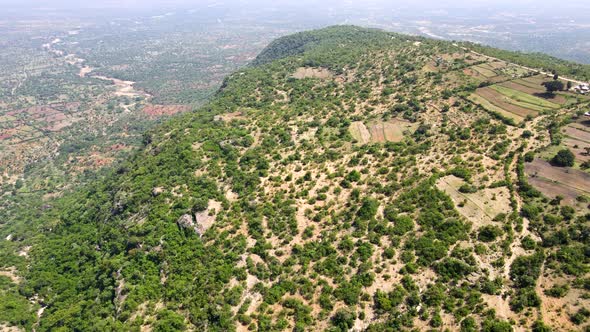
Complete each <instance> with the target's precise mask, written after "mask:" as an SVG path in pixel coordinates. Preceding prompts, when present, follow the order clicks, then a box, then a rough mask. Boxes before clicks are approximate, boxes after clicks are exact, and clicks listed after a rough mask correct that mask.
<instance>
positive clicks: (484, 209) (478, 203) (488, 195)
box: [436, 175, 510, 228]
mask: <svg viewBox="0 0 590 332" xmlns="http://www.w3.org/2000/svg"><path fill="white" fill-rule="evenodd" d="M463 184H465V181H464V180H463V179H461V178H458V177H456V176H454V175H449V176H445V177H443V178H440V179H439V180H438V181H437V183H436V187H437V188H438V189H439V190H441V191H443V192H445V193H446V194H447V195H449V196H450V197H451V199H452V200H453V203H454V204H455V206H456V207H457V210H458V211H459V213H460V214H461V215H462V216H464V217H465V218H466V219H467V220H469V221H471V222H472V223H473V225H474V226H475V228H479V227H481V226H484V225H488V224H491V223H492V220H493V219H494V217H496V216H497V215H498V214H500V213H509V212H510V193H509V192H508V189H507V188H506V187H499V188H493V189H491V188H486V189H482V190H479V191H478V192H476V193H471V194H464V193H462V192H460V191H459V187H461V185H463ZM463 203H464V205H463V206H462V207H461V206H460V205H461V204H463Z"/></svg>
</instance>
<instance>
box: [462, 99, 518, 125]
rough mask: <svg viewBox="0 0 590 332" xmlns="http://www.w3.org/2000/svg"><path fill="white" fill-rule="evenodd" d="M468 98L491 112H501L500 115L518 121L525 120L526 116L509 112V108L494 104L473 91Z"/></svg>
mask: <svg viewBox="0 0 590 332" xmlns="http://www.w3.org/2000/svg"><path fill="white" fill-rule="evenodd" d="M467 99H468V100H469V101H471V102H472V103H474V104H477V105H480V106H481V107H483V108H484V109H486V110H488V111H490V112H494V113H499V114H500V115H502V116H505V117H507V118H510V119H513V120H514V121H516V122H521V121H522V120H524V116H520V115H517V114H515V113H511V112H508V111H507V110H505V109H503V108H501V107H498V106H496V105H494V104H492V103H491V102H489V101H488V100H487V99H485V98H484V97H482V96H480V95H478V94H475V93H472V94H471V95H470V96H469V97H467Z"/></svg>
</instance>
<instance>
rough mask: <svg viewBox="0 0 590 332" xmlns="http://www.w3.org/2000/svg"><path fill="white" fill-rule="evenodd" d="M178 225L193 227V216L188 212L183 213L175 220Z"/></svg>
mask: <svg viewBox="0 0 590 332" xmlns="http://www.w3.org/2000/svg"><path fill="white" fill-rule="evenodd" d="M176 223H177V224H178V226H180V227H182V228H185V229H187V228H195V222H194V220H193V216H191V215H190V214H183V215H182V216H181V217H180V218H178V220H177V221H176Z"/></svg>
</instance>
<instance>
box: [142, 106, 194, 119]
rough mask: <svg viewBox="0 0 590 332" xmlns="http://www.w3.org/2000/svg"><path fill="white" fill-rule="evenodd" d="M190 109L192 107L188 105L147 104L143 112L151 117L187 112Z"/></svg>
mask: <svg viewBox="0 0 590 332" xmlns="http://www.w3.org/2000/svg"><path fill="white" fill-rule="evenodd" d="M190 109H191V107H190V106H188V105H146V106H145V107H144V108H143V110H142V112H143V113H145V114H147V115H148V116H150V117H160V116H166V115H174V114H176V113H181V112H187V111H190Z"/></svg>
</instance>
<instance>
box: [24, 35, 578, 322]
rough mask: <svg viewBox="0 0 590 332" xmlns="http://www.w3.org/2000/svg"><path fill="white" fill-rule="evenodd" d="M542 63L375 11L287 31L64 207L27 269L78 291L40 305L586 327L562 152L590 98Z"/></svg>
mask: <svg viewBox="0 0 590 332" xmlns="http://www.w3.org/2000/svg"><path fill="white" fill-rule="evenodd" d="M532 74H533V73H529V72H528V71H527V70H523V69H522V68H521V67H519V66H516V65H514V64H510V63H508V62H505V61H497V60H492V59H489V58H487V57H485V56H481V55H478V54H475V53H472V52H470V51H469V50H467V49H465V48H462V47H461V46H457V45H453V44H451V43H448V42H441V41H434V40H428V39H422V38H415V37H409V36H403V35H397V34H390V33H385V32H380V31H374V30H366V29H361V28H356V27H332V28H328V29H324V30H319V31H313V32H307V33H301V34H296V35H293V36H288V37H285V38H282V39H279V40H278V41H276V42H273V43H271V45H270V46H269V47H268V48H267V49H266V50H265V51H263V52H262V53H261V55H259V57H258V58H257V59H256V60H255V61H254V66H252V67H249V68H246V69H243V70H241V71H238V72H236V73H234V74H232V75H230V76H229V77H228V79H227V80H226V81H225V82H224V84H223V87H222V89H221V90H220V91H219V92H218V94H217V95H216V97H215V98H214V99H213V100H212V101H211V103H210V104H208V105H207V106H205V107H204V108H202V109H201V110H197V111H195V112H193V113H189V114H184V115H181V116H180V117H179V118H177V119H176V120H173V121H171V122H169V123H167V124H165V125H163V126H162V127H159V128H158V129H156V130H154V131H152V132H150V133H148V134H147V135H146V137H145V142H146V143H145V148H144V150H142V151H141V152H139V153H138V155H137V156H136V157H134V158H133V159H132V160H130V161H129V162H128V163H126V164H124V165H122V166H121V167H120V168H119V169H117V171H116V174H114V175H113V177H112V178H110V179H109V180H108V181H105V182H104V183H102V184H100V185H98V186H97V187H93V188H91V189H90V190H88V191H86V192H82V193H79V194H73V195H72V196H68V197H65V198H63V200H62V201H61V203H56V204H61V205H58V209H64V210H57V211H66V212H64V213H62V212H59V213H60V215H61V216H62V218H61V219H48V220H46V221H44V222H46V224H45V223H44V224H43V225H45V226H46V228H43V229H45V230H46V231H45V233H46V238H44V239H43V240H44V241H43V243H42V244H39V246H40V247H39V248H41V249H38V250H35V249H32V251H31V256H32V259H31V262H30V264H31V269H30V270H29V271H30V272H28V273H24V274H25V280H26V285H25V286H23V289H25V290H26V291H27V292H28V293H27V294H29V295H31V297H33V296H36V297H35V298H43V299H45V298H52V299H56V298H58V299H59V300H57V301H54V302H51V303H48V302H43V301H37V302H35V303H34V304H32V305H31V310H33V309H37V308H39V307H41V306H46V309H45V311H44V312H43V315H42V316H41V318H40V320H39V322H38V323H36V324H39V325H38V326H39V327H40V329H42V330H51V329H53V328H57V327H59V326H61V327H63V326H66V327H72V326H75V325H76V324H92V323H100V324H105V326H107V328H109V327H117V328H120V329H122V330H125V329H139V330H154V331H158V330H163V329H164V324H165V325H166V326H175V327H178V328H187V329H190V330H207V329H209V330H220V331H221V330H232V329H235V330H238V331H248V330H259V331H280V330H296V331H306V330H307V331H317V330H328V331H348V330H350V329H353V330H367V331H400V330H428V329H433V330H436V331H438V330H445V329H448V330H451V331H479V330H482V331H530V330H536V331H547V329H548V328H549V327H551V328H552V329H553V330H555V331H562V330H583V329H584V328H586V327H587V326H588V325H589V319H588V316H590V314H589V313H588V309H590V300H589V298H590V297H589V292H590V290H589V284H590V278H589V277H590V275H589V268H588V263H589V262H588V255H587V252H588V241H587V240H588V238H587V234H588V230H589V228H588V227H589V225H588V212H589V211H588V207H587V204H588V200H587V199H586V198H585V197H584V196H583V193H585V192H587V190H588V185H589V183H590V180H589V179H588V175H587V173H586V172H585V171H583V170H580V169H579V168H580V167H581V166H580V160H577V161H576V166H575V167H574V168H557V167H554V166H551V165H549V164H547V162H545V161H543V160H541V158H546V159H547V158H549V157H552V155H551V154H553V152H551V153H549V152H548V151H549V150H551V149H555V148H556V147H561V146H562V144H566V143H565V142H566V141H565V140H562V138H564V137H563V136H562V132H561V130H565V133H566V134H568V135H572V139H576V140H578V141H583V140H584V135H585V134H586V131H585V130H586V129H585V124H584V123H583V122H580V121H574V120H575V119H573V118H572V116H574V115H577V114H579V113H580V112H582V113H583V110H584V109H585V108H587V101H586V100H584V99H583V98H579V97H578V96H575V95H572V94H570V93H566V92H559V93H558V94H557V96H556V97H555V98H545V97H544V96H541V95H538V93H540V92H539V91H538V90H537V89H535V88H534V85H535V84H536V83H539V81H542V80H545V78H541V77H538V76H532V77H528V75H532ZM482 82H483V83H485V84H483V85H482V84H481V83H482ZM534 82H536V83H534ZM529 83H530V84H529ZM533 83H534V84H533ZM527 84H529V85H530V86H529V85H527ZM539 84H540V83H539ZM570 126H573V127H570ZM576 126H577V127H578V128H581V130H578V131H574V130H573V129H571V128H576ZM525 160H526V161H530V162H525ZM559 191H563V195H564V197H563V199H561V200H559V199H557V200H556V199H555V197H554V194H553V193H555V192H559ZM574 191H575V192H574ZM543 194H544V195H543ZM50 216H51V215H50ZM74 224H75V225H76V227H68V226H69V225H74ZM97 224H99V225H100V228H99V229H98V230H97V228H95V225H97ZM50 226H51V229H48V228H49V227H50ZM97 235H100V236H97ZM97 238H98V240H95V239H97ZM66 241H70V242H71V241H75V243H76V245H77V246H75V247H74V249H72V250H75V251H76V253H77V254H79V255H81V256H83V257H86V258H87V259H88V261H87V262H82V263H77V262H78V255H73V256H76V257H75V258H71V256H72V255H71V253H70V255H67V256H66V255H65V253H64V243H65V242H66ZM68 248H69V247H68ZM54 257H59V258H60V259H59V260H52V258H54ZM47 262H51V264H48V263H47ZM72 266H75V267H76V268H72ZM88 276H92V278H88ZM66 280H67V281H66ZM80 284H84V285H88V286H87V287H85V288H84V289H81V290H79V292H78V293H76V292H71V291H67V290H71V289H72V288H75V287H76V285H80ZM58 296H59V297H58ZM81 299H83V300H84V302H83V305H84V308H82V307H81V305H80V304H79V303H80V301H81ZM80 317H84V320H81V319H80ZM104 317H108V319H105V318H104ZM31 324H32V322H31Z"/></svg>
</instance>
